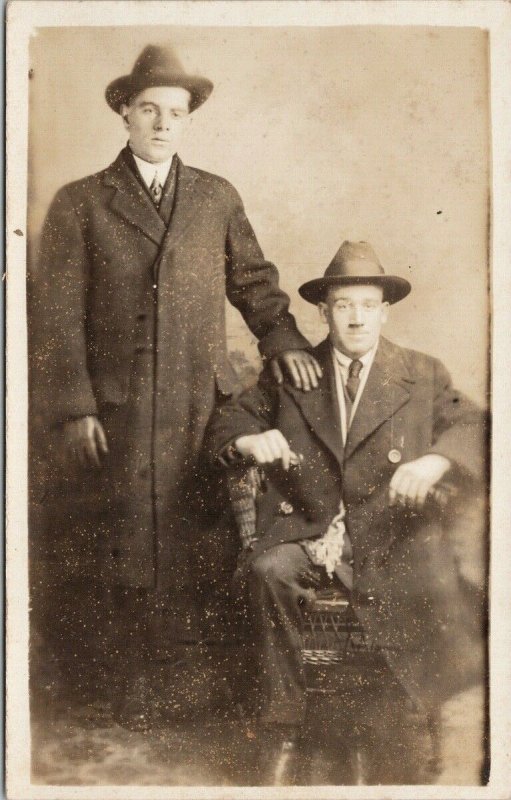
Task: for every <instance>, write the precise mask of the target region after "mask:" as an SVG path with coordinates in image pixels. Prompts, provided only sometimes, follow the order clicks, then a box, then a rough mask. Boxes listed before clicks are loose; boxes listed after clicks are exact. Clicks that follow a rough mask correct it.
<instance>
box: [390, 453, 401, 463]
mask: <svg viewBox="0 0 511 800" xmlns="http://www.w3.org/2000/svg"><path fill="white" fill-rule="evenodd" d="M387 458H388V460H389V461H390V463H391V464H399V462H400V461H401V458H402V456H401V453H400V452H399V450H389V453H388V455H387Z"/></svg>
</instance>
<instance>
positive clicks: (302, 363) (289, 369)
mask: <svg viewBox="0 0 511 800" xmlns="http://www.w3.org/2000/svg"><path fill="white" fill-rule="evenodd" d="M270 368H271V371H272V374H273V377H274V378H275V380H276V381H277V383H283V382H284V374H283V371H282V370H284V372H285V373H286V374H287V375H288V376H289V377H290V378H291V380H292V381H293V384H294V385H295V388H296V389H303V390H304V391H305V392H309V391H310V390H311V389H315V388H316V386H317V385H318V378H321V376H322V374H323V371H322V369H321V367H320V366H319V364H318V362H317V361H316V359H315V358H314V356H313V355H312V354H311V353H309V352H308V351H307V350H285V351H284V352H283V353H279V355H278V356H275V357H274V358H272V360H271V361H270Z"/></svg>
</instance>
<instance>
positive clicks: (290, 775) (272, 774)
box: [259, 731, 299, 786]
mask: <svg viewBox="0 0 511 800" xmlns="http://www.w3.org/2000/svg"><path fill="white" fill-rule="evenodd" d="M266 733H267V732H266ZM265 738H266V741H264V742H262V744H261V748H260V755H259V774H260V785H261V786H292V785H293V784H294V783H296V777H297V770H298V752H299V742H298V736H297V734H296V733H294V732H293V733H288V732H282V733H280V734H279V732H278V731H272V732H271V733H270V734H269V735H268V736H267V737H265Z"/></svg>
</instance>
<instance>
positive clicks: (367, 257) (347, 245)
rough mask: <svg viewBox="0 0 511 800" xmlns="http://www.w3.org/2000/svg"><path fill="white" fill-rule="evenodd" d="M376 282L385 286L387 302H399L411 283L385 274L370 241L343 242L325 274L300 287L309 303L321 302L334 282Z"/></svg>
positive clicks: (340, 283) (375, 283)
mask: <svg viewBox="0 0 511 800" xmlns="http://www.w3.org/2000/svg"><path fill="white" fill-rule="evenodd" d="M367 283H369V284H374V285H375V286H381V288H382V289H383V299H384V301H386V302H387V303H397V302H398V301H399V300H402V299H403V297H406V295H407V294H409V293H410V291H411V289H412V287H411V285H410V284H409V283H408V281H407V280H406V279H405V278H400V277H398V276H397V275H386V274H385V270H384V269H383V267H382V265H381V264H380V261H379V259H378V256H377V255H376V253H375V252H374V250H373V248H372V247H371V245H370V244H369V243H368V242H347V241H346V242H343V243H342V245H341V246H340V248H339V250H338V251H337V253H336V254H335V256H334V257H333V259H332V261H331V262H330V264H329V265H328V267H327V268H326V270H325V274H324V275H323V277H322V278H315V279H314V280H312V281H307V283H304V284H302V286H300V288H299V289H298V291H299V292H300V295H301V296H302V297H303V298H304V300H307V301H308V302H309V303H314V305H317V303H319V302H321V301H322V300H324V299H325V296H326V292H327V290H328V289H329V288H330V287H331V286H343V285H349V284H367Z"/></svg>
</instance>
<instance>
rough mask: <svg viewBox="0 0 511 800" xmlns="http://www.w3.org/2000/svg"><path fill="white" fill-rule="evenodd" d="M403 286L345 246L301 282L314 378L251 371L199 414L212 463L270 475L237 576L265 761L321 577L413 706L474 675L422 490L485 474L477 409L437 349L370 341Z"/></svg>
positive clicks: (474, 647) (299, 679) (293, 709)
mask: <svg viewBox="0 0 511 800" xmlns="http://www.w3.org/2000/svg"><path fill="white" fill-rule="evenodd" d="M410 289H411V287H410V284H409V283H408V281H406V280H404V279H403V278H399V277H396V276H392V275H386V274H385V273H384V270H383V268H382V266H381V264H380V263H379V260H378V258H377V256H376V254H375V253H374V251H373V249H372V248H371V247H370V245H369V244H367V243H365V242H358V243H350V242H344V244H343V245H342V246H341V247H340V249H339V251H338V253H337V254H336V256H335V257H334V259H333V260H332V262H331V264H330V265H329V267H328V268H327V270H326V272H325V274H324V277H322V278H318V279H315V280H311V281H308V282H307V283H305V284H304V285H303V286H301V287H300V290H299V291H300V294H301V295H302V297H304V298H305V299H306V300H308V301H309V302H311V303H314V304H317V305H318V309H319V314H320V316H321V319H322V321H323V322H324V323H326V324H327V325H328V331H329V333H328V337H327V338H326V339H325V340H324V341H323V342H321V344H319V345H318V346H317V347H316V348H315V350H314V355H315V356H316V358H317V360H318V362H319V363H320V365H321V367H322V369H323V377H322V379H321V380H320V382H319V386H318V387H317V388H316V389H314V390H313V391H311V392H309V393H304V392H302V391H299V390H297V389H295V388H294V387H292V386H291V385H289V384H284V385H280V386H277V385H276V384H275V383H274V382H273V381H272V380H271V379H270V377H269V376H268V375H267V374H266V372H263V374H262V376H261V378H260V380H259V383H258V385H257V386H255V387H254V388H252V389H249V390H248V391H246V392H245V393H243V394H242V395H241V396H240V397H239V398H237V399H231V400H229V401H227V402H225V403H224V404H223V405H221V406H220V407H218V408H217V410H216V412H215V414H214V416H213V418H212V420H211V423H210V427H209V433H208V438H207V442H208V448H209V450H210V454H211V456H213V457H214V458H215V459H216V461H217V463H220V464H222V465H223V466H224V467H226V468H230V467H233V466H239V465H240V463H243V462H244V461H245V462H246V463H247V464H253V463H254V462H255V463H257V464H258V465H261V466H262V467H264V471H265V474H266V478H267V482H266V483H267V487H266V491H265V492H264V493H262V494H260V495H259V497H258V499H257V539H255V540H254V541H253V542H252V543H251V544H250V546H249V547H248V548H246V551H245V553H244V554H243V558H242V559H241V560H240V569H239V571H238V572H240V571H241V572H243V574H244V576H245V585H246V589H247V595H248V603H249V606H250V608H251V612H252V616H253V621H254V626H255V630H256V631H257V634H258V636H259V645H260V665H259V674H260V677H261V686H262V695H263V697H262V705H261V713H260V723H261V725H262V726H263V728H265V729H266V730H267V733H268V735H267V736H265V739H266V740H267V741H273V742H274V743H275V747H274V756H275V758H274V760H273V761H272V763H273V766H274V767H275V769H277V766H278V765H279V764H280V767H281V766H282V763H283V761H282V755H283V754H286V753H287V754H290V753H292V752H293V749H294V748H295V743H296V742H297V740H298V738H299V733H300V728H301V726H302V724H303V721H304V714H305V696H306V695H305V679H304V668H303V663H302V660H301V646H302V639H301V620H302V617H301V610H300V609H301V606H302V605H303V602H306V601H307V599H308V598H310V595H311V590H313V589H316V588H318V587H319V586H326V585H328V583H329V582H331V581H332V580H333V581H338V580H340V581H341V582H342V583H343V584H344V586H345V587H347V588H348V589H349V590H350V591H351V601H352V605H353V608H354V610H355V613H356V614H357V616H358V618H359V620H360V622H361V623H362V625H363V626H364V629H365V631H366V632H367V633H368V635H369V636H370V637H371V638H372V639H373V640H374V641H375V642H376V643H377V644H378V645H380V646H381V647H382V648H383V653H384V656H385V659H386V662H387V664H388V668H389V683H390V682H391V681H395V680H397V681H398V682H399V684H400V685H401V687H402V688H403V689H404V693H406V695H407V696H408V697H409V698H411V701H413V702H414V703H415V706H416V707H420V708H421V709H423V710H425V712H426V713H428V714H434V713H436V712H437V711H438V709H439V706H440V704H441V703H442V702H443V701H444V700H445V699H446V698H447V697H449V696H450V695H452V694H453V693H455V692H457V691H460V690H461V689H462V688H464V687H466V686H467V685H468V684H469V682H470V681H472V680H473V679H474V676H477V677H479V678H482V674H483V673H482V670H483V666H482V664H483V658H482V651H483V648H482V641H483V635H482V630H481V627H480V620H479V617H478V614H477V611H476V610H475V609H474V606H473V604H472V605H471V604H470V602H469V601H468V599H467V598H468V593H467V585H466V583H465V582H464V581H463V580H462V578H461V576H460V575H459V573H458V571H457V566H456V560H455V557H454V554H453V552H452V548H451V546H450V542H449V539H448V536H445V534H444V530H443V527H444V526H443V525H442V520H441V518H440V517H441V515H440V513H439V512H438V509H436V510H435V511H433V510H432V504H431V502H430V501H429V500H428V497H429V495H430V494H431V493H432V491H433V489H434V487H435V486H436V485H437V484H438V482H439V481H442V480H443V481H446V480H447V479H448V478H449V479H450V480H453V481H455V482H457V483H458V485H459V486H465V487H467V486H473V485H474V481H480V482H482V481H483V480H484V474H485V472H484V471H485V466H484V454H485V447H484V427H483V424H482V415H481V413H480V412H479V411H478V410H477V409H476V408H475V407H474V406H473V405H472V404H471V403H470V402H469V401H468V400H467V399H466V398H464V397H463V396H462V395H460V394H459V393H458V392H456V391H454V390H453V388H452V386H451V381H450V378H449V375H448V373H447V371H446V369H445V368H444V367H443V365H442V364H441V363H440V362H439V361H438V360H436V359H434V358H432V357H430V356H428V355H424V354H423V353H419V352H416V351H412V350H408V349H404V348H402V347H399V346H397V345H395V344H392V343H391V342H389V341H388V340H387V339H385V338H383V337H382V336H380V332H381V328H382V325H383V324H384V323H385V322H386V320H387V317H388V314H389V306H390V305H391V304H393V303H396V302H398V301H400V300H402V299H403V298H404V297H406V295H407V294H408V293H409V292H410ZM478 620H479V622H478ZM288 761H290V759H288ZM280 767H279V768H280ZM273 780H274V781H276V780H277V775H276V774H275V775H274V778H273ZM268 781H270V782H271V781H272V778H271V775H270V777H269V778H268ZM404 782H406V781H404Z"/></svg>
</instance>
